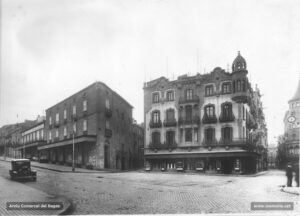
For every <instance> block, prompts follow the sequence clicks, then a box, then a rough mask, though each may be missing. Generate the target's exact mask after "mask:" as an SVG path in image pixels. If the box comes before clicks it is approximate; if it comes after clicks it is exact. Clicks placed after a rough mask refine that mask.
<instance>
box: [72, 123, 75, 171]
mask: <svg viewBox="0 0 300 216" xmlns="http://www.w3.org/2000/svg"><path fill="white" fill-rule="evenodd" d="M73 127H74V125H73ZM72 134H73V157H72V158H73V159H72V172H75V163H74V156H75V145H74V128H73V133H72Z"/></svg>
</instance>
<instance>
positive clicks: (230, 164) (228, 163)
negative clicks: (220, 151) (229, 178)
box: [222, 158, 233, 174]
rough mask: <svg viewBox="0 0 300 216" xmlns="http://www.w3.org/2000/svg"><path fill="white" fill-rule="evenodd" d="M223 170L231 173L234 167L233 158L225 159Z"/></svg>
mask: <svg viewBox="0 0 300 216" xmlns="http://www.w3.org/2000/svg"><path fill="white" fill-rule="evenodd" d="M222 165H223V171H224V173H225V174H230V173H231V172H232V169H233V160H232V159H231V158H225V159H223V164H222Z"/></svg>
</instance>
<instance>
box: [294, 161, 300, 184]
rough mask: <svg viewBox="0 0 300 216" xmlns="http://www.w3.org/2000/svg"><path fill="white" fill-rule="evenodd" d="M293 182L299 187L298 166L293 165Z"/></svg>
mask: <svg viewBox="0 0 300 216" xmlns="http://www.w3.org/2000/svg"><path fill="white" fill-rule="evenodd" d="M294 167H295V169H294V170H295V182H296V184H297V187H299V164H295V166H294Z"/></svg>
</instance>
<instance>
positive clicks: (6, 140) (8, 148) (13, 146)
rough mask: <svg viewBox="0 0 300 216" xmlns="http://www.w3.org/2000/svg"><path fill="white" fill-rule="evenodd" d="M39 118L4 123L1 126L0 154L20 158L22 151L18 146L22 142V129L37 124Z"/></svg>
mask: <svg viewBox="0 0 300 216" xmlns="http://www.w3.org/2000/svg"><path fill="white" fill-rule="evenodd" d="M36 122H37V120H25V121H24V122H20V123H15V124H10V125H4V126H2V127H1V128H0V155H3V156H4V157H13V158H20V157H22V152H21V151H20V150H18V147H19V146H20V145H21V144H22V135H21V133H22V131H23V130H25V129H26V128H29V127H31V126H33V125H34V124H36Z"/></svg>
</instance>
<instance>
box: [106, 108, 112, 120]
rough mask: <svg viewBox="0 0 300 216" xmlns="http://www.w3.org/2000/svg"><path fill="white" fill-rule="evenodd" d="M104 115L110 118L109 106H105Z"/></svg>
mask: <svg viewBox="0 0 300 216" xmlns="http://www.w3.org/2000/svg"><path fill="white" fill-rule="evenodd" d="M105 116H106V117H107V118H110V117H111V116H112V110H111V109H110V108H105Z"/></svg>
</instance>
